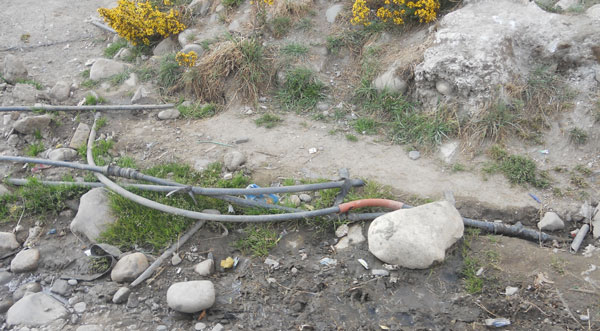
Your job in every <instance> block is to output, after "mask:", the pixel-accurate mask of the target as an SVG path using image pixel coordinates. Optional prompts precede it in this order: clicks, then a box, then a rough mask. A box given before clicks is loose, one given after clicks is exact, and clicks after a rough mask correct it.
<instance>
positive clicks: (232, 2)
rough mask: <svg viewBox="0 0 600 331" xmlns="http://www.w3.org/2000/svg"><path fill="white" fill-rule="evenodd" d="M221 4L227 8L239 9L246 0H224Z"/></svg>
mask: <svg viewBox="0 0 600 331" xmlns="http://www.w3.org/2000/svg"><path fill="white" fill-rule="evenodd" d="M221 3H222V4H223V6H225V7H229V8H233V7H238V6H239V5H241V4H242V3H244V0H223V1H221Z"/></svg>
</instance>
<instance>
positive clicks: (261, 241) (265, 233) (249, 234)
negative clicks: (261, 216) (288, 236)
mask: <svg viewBox="0 0 600 331" xmlns="http://www.w3.org/2000/svg"><path fill="white" fill-rule="evenodd" d="M244 232H245V234H246V236H245V237H243V238H241V239H239V240H238V241H236V243H235V247H236V248H237V249H239V250H240V251H242V253H244V254H248V253H252V256H255V257H261V256H267V255H269V250H271V248H273V247H275V246H277V243H278V242H279V236H278V234H277V232H276V231H275V230H274V229H273V228H272V226H271V225H254V224H251V225H248V226H247V227H246V228H245V229H244Z"/></svg>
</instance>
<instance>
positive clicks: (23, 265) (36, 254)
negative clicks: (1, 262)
mask: <svg viewBox="0 0 600 331" xmlns="http://www.w3.org/2000/svg"><path fill="white" fill-rule="evenodd" d="M39 261H40V251H39V250H38V249H37V248H32V249H26V250H23V251H20V252H19V253H18V254H17V255H15V257H14V258H13V260H12V261H11V262H10V271H12V272H14V273H21V272H29V271H34V270H35V269H37V267H38V262H39Z"/></svg>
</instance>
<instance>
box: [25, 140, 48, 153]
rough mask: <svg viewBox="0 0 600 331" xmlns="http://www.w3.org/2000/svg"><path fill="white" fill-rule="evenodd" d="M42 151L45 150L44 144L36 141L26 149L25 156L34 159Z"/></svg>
mask: <svg viewBox="0 0 600 331" xmlns="http://www.w3.org/2000/svg"><path fill="white" fill-rule="evenodd" d="M44 150H45V148H44V143H42V142H41V141H36V142H34V143H31V144H30V145H29V146H28V147H27V151H26V154H27V155H28V156H31V157H35V156H38V154H40V153H41V152H43V151H44Z"/></svg>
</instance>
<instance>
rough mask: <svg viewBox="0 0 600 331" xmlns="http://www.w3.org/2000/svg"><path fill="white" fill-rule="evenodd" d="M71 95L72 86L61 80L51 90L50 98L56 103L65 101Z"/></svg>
mask: <svg viewBox="0 0 600 331" xmlns="http://www.w3.org/2000/svg"><path fill="white" fill-rule="evenodd" d="M70 95H71V84H69V83H67V82H65V81H63V80H59V81H58V82H56V84H54V86H53V87H52V89H51V90H50V97H51V98H52V99H54V100H56V101H65V100H67V99H68V98H69V96H70Z"/></svg>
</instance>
